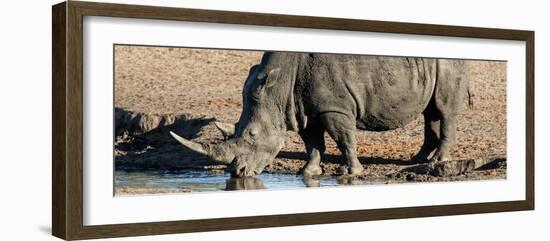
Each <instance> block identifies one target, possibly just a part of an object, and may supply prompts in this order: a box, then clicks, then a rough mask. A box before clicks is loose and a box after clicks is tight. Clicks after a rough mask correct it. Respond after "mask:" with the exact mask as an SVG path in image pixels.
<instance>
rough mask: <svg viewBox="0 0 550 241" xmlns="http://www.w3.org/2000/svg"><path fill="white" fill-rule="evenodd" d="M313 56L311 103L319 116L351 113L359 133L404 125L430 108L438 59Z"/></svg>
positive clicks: (311, 64)
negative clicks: (322, 114)
mask: <svg viewBox="0 0 550 241" xmlns="http://www.w3.org/2000/svg"><path fill="white" fill-rule="evenodd" d="M310 57H311V60H310V61H311V63H310V66H311V74H310V78H311V79H310V81H311V85H312V86H311V90H312V94H311V101H310V106H312V108H314V109H316V111H317V112H319V113H322V112H330V111H335V112H341V113H351V114H352V115H355V117H356V119H357V127H358V128H359V129H365V130H373V131H383V130H391V129H395V128H399V127H402V126H404V125H406V124H407V123H409V122H410V121H412V120H414V119H415V118H416V117H417V116H418V115H419V114H420V113H422V111H423V110H424V109H425V108H426V106H427V105H428V103H429V101H430V99H431V97H432V94H433V92H434V86H435V83H436V60H435V59H427V58H406V57H381V56H359V55H329V54H317V55H313V56H310Z"/></svg>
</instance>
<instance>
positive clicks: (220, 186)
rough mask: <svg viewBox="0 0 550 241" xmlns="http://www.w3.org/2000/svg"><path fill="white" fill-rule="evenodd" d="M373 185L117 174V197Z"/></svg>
mask: <svg viewBox="0 0 550 241" xmlns="http://www.w3.org/2000/svg"><path fill="white" fill-rule="evenodd" d="M360 184H369V182H364V181H361V180H358V179H356V178H353V177H346V176H342V177H332V176H320V177H307V178H304V177H303V176H302V175H295V174H279V173H265V172H264V173H262V174H260V175H258V176H255V177H245V178H231V177H230V175H229V174H227V173H223V174H219V173H218V174H216V173H211V172H207V171H203V170H193V171H190V170H184V171H175V172H174V171H145V172H143V171H142V172H128V171H115V190H116V191H115V192H116V193H115V194H117V193H118V194H124V193H126V194H132V193H170V192H174V193H175V192H205V191H225V190H254V189H294V188H305V187H329V186H339V185H360Z"/></svg>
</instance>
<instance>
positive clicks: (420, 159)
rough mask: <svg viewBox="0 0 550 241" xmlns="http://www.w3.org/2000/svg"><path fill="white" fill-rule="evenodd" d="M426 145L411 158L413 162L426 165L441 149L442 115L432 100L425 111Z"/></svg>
mask: <svg viewBox="0 0 550 241" xmlns="http://www.w3.org/2000/svg"><path fill="white" fill-rule="evenodd" d="M423 115H424V143H423V144H422V147H421V148H420V151H418V153H417V154H416V155H414V156H413V157H412V158H411V161H412V162H415V163H425V162H428V161H429V160H430V157H431V156H432V154H433V153H434V152H435V150H436V149H437V148H438V147H439V144H440V143H439V130H440V122H441V121H440V119H441V113H440V112H439V110H438V109H437V107H436V106H435V103H434V101H433V99H432V101H430V104H428V107H427V108H426V110H424V113H423Z"/></svg>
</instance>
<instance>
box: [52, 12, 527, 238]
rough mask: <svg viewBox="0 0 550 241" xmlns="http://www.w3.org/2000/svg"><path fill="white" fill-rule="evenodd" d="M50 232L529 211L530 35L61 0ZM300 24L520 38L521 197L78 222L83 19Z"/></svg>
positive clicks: (99, 233) (97, 234)
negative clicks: (523, 65) (195, 217)
mask: <svg viewBox="0 0 550 241" xmlns="http://www.w3.org/2000/svg"><path fill="white" fill-rule="evenodd" d="M52 11H53V14H52V29H53V30H52V31H53V33H52V35H53V37H52V38H53V39H52V60H53V66H52V81H53V87H52V91H53V93H52V95H53V97H52V98H53V100H52V104H53V113H52V116H53V124H52V125H53V126H52V129H53V136H52V138H53V139H52V143H53V147H52V160H53V162H52V227H53V228H52V232H53V235H54V236H56V237H59V238H62V239H66V240H76V239H92V238H110V237H122V236H138V235H154V234H172V233H187V232H202V231H214V230H231V229H248V228H265V227H280V226H292V225H309V224H325V223H341V222H354V221H368V220H384V219H399V218H413V217H430V216H444V215H460V214H474V213H492V212H506V211H520V210H533V209H534V207H535V203H534V202H535V198H534V194H535V188H534V174H535V172H534V146H535V145H534V110H535V109H534V40H535V38H534V32H533V31H524V30H508V29H492V28H476V27H461V26H445V25H432V24H416V23H401V22H385V21H369V20H352V19H337V18H323V17H306V16H290V15H275V14H260V13H245V12H228V11H211V10H197V9H182V8H170V7H155V6H137V5H123V4H110V3H94V2H78V1H68V2H63V3H59V4H57V5H54V6H53V7H52ZM84 16H108V17H116V18H144V19H160V20H176V21H191V22H208V23H229V24H244V25H261V26H280V27H300V28H314V29H330V30H349V31H368V32H381V33H399V34H415V35H433V36H452V37H464V38H481V39H498V40H518V41H524V42H525V43H526V49H525V60H526V72H525V77H526V113H525V118H526V130H525V135H526V156H525V165H526V170H525V177H526V180H525V185H526V186H525V190H526V193H525V197H526V198H525V200H518V201H502V202H489V203H473V204H456V205H437V206H421V207H403V208H384V209H374V210H353V211H351V210H350V211H337V212H316V213H303V214H287V215H267V216H251V217H235V218H215V219H201V220H182V221H168V222H152V223H133V224H113V225H96V226H87V225H84V224H83V153H82V150H83V88H84V87H83V17H84Z"/></svg>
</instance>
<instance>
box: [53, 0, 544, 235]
mask: <svg viewBox="0 0 550 241" xmlns="http://www.w3.org/2000/svg"><path fill="white" fill-rule="evenodd" d="M52 11H53V19H52V24H53V25H52V26H53V41H52V43H53V44H52V48H53V50H52V53H53V67H52V68H53V76H52V79H53V80H52V82H53V114H52V115H53V151H52V153H53V175H52V176H53V180H52V189H53V194H52V197H53V215H52V216H53V218H52V222H53V225H52V226H53V229H52V230H53V235H55V236H57V237H60V238H63V239H67V240H69V239H71V240H74V239H91V238H106V237H120V236H136V235H153V234H169V233H185V232H200V231H214V230H229V229H245V228H263V227H276V226H290V225H307V224H323V223H338V222H353V221H367V220H383V219H398V218H413V217H427V216H442V215H458V214H473V213H489V212H506V211H520V210H533V209H534V32H532V31H525V30H508V29H489V28H477V27H462V26H445V25H432V24H416V23H401V22H384V21H370V20H353V19H336V18H323V17H306V16H290V15H274V14H262V13H245V12H228V11H213V10H197V9H183V8H171V7H158V6H141V5H124V4H112V3H94V2H79V1H67V2H63V3H60V4H57V5H55V6H53V10H52Z"/></svg>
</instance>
